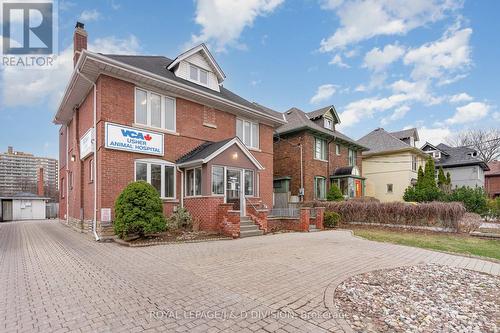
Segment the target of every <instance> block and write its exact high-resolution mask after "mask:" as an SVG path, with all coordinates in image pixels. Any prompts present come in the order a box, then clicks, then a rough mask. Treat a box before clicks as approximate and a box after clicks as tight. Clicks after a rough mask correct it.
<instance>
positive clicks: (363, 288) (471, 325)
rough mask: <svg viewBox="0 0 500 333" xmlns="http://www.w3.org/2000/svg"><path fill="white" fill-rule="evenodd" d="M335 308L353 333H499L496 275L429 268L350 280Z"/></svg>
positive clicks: (342, 286) (499, 289) (338, 292)
mask: <svg viewBox="0 0 500 333" xmlns="http://www.w3.org/2000/svg"><path fill="white" fill-rule="evenodd" d="M335 304H336V305H337V307H338V309H339V310H340V312H341V313H342V314H343V315H344V318H345V319H346V320H347V322H348V324H349V325H350V326H351V327H352V328H353V330H354V331H356V332H498V329H499V328H500V277H497V276H492V275H488V274H482V273H478V272H475V271H471V270H467V269H460V268H453V267H448V266H442V265H435V264H428V265H418V266H409V267H400V268H395V269H390V270H379V271H373V272H369V273H365V274H361V275H357V276H354V277H351V278H349V279H348V280H346V281H344V282H343V283H342V284H340V285H339V286H338V287H337V289H336V291H335Z"/></svg>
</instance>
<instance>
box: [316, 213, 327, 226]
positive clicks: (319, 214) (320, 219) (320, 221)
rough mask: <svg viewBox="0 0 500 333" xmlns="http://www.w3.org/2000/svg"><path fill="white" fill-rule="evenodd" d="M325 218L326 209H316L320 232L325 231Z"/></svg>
mask: <svg viewBox="0 0 500 333" xmlns="http://www.w3.org/2000/svg"><path fill="white" fill-rule="evenodd" d="M324 217H325V207H316V228H318V229H319V230H323V229H325V227H324V226H323V219H324Z"/></svg>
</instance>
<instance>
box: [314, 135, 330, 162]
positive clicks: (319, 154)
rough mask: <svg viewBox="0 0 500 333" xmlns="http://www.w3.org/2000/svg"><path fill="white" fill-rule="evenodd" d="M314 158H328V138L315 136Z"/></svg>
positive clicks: (324, 159)
mask: <svg viewBox="0 0 500 333" xmlns="http://www.w3.org/2000/svg"><path fill="white" fill-rule="evenodd" d="M314 158H315V159H317V160H323V161H326V160H328V149H327V143H326V140H323V139H320V138H314Z"/></svg>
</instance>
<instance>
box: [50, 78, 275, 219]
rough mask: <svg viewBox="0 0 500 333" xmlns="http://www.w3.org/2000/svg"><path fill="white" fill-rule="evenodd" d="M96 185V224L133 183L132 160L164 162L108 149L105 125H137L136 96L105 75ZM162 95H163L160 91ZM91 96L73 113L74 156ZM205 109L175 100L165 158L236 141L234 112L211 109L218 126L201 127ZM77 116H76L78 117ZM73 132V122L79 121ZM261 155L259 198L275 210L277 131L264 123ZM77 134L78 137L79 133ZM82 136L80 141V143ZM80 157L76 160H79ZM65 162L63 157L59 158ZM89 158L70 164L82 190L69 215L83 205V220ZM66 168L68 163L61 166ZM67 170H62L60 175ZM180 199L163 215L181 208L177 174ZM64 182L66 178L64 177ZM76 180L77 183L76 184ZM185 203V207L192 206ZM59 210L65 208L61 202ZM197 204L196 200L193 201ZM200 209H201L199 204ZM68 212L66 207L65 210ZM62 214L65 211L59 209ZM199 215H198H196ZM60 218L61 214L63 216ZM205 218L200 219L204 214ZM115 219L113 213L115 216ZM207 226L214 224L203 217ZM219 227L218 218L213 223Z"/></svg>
mask: <svg viewBox="0 0 500 333" xmlns="http://www.w3.org/2000/svg"><path fill="white" fill-rule="evenodd" d="M96 85H97V135H96V139H97V172H96V174H97V179H98V183H97V187H98V205H97V210H98V215H97V216H98V217H97V218H98V220H100V209H101V208H113V207H114V202H115V200H116V198H117V197H118V195H119V193H120V192H121V191H122V190H123V188H124V187H125V186H126V185H127V184H128V183H129V182H131V181H133V180H134V161H135V160H136V159H140V158H162V157H157V156H150V155H146V154H136V153H130V152H123V151H118V150H110V149H106V148H104V133H105V128H104V124H105V122H107V121H109V122H113V123H117V124H122V125H126V126H133V123H134V98H135V96H134V95H135V86H134V85H133V84H132V83H130V82H126V81H122V80H119V79H116V78H112V77H109V76H105V75H102V76H100V77H99V78H98V80H97V82H96ZM159 92H160V93H161V91H159ZM92 98H93V96H92V92H90V93H89V95H88V96H87V99H86V100H85V101H84V103H83V104H82V105H81V107H80V111H79V112H78V113H75V115H74V116H73V121H72V122H71V124H70V127H71V128H70V131H69V135H70V150H71V152H70V154H69V156H71V154H72V153H74V152H77V151H78V147H77V144H78V142H79V138H80V137H81V136H83V134H84V133H85V132H86V130H87V129H88V128H89V127H91V126H92ZM206 109H207V107H205V106H203V105H200V104H197V103H194V102H192V101H188V100H185V99H182V98H177V99H176V111H177V112H176V117H177V119H176V124H177V134H170V133H165V134H164V137H165V142H164V147H165V155H164V156H163V158H162V159H164V160H166V161H170V162H175V161H176V160H177V159H178V158H179V157H181V156H183V155H185V154H186V153H188V152H189V151H191V150H192V149H194V148H195V147H197V146H199V145H200V144H202V143H203V142H205V141H220V140H224V139H227V138H232V137H234V136H235V135H236V117H235V116H234V115H232V114H230V113H227V112H223V111H220V110H213V109H210V115H211V116H210V122H211V123H215V125H216V128H212V127H209V126H205V125H203V122H204V119H205V120H206V118H207V117H206V114H207V112H206ZM77 115H78V116H77ZM78 122H79V125H78V128H77V129H76V128H75V126H76V125H75V123H78ZM259 127H260V146H261V147H260V151H252V154H254V156H255V157H256V158H257V159H258V160H259V161H260V163H261V164H262V165H263V166H264V167H265V170H264V171H262V172H260V175H259V178H260V184H259V190H260V196H261V197H262V200H263V202H264V203H265V204H267V205H268V206H269V207H271V206H272V172H273V155H272V154H273V144H272V134H273V130H272V128H271V127H270V126H267V125H264V124H260V126H259ZM76 131H78V132H79V133H77V132H76ZM62 132H63V135H61V139H60V140H61V144H60V149H61V150H63V151H62V152H61V155H63V156H65V153H64V149H65V136H64V135H65V133H64V130H63V131H62ZM77 137H78V139H77ZM74 154H76V155H77V156H76V158H77V159H76V161H77V162H78V161H79V156H78V154H77V153H74ZM61 160H62V159H61ZM88 160H89V158H87V159H86V160H85V161H84V164H83V165H81V164H80V163H79V162H78V163H71V162H70V168H71V170H73V172H74V175H75V178H74V179H75V185H76V186H77V187H78V188H80V190H79V191H75V190H73V193H70V194H71V195H70V206H71V208H70V216H73V217H75V218H79V217H80V208H81V207H83V209H84V215H85V218H86V219H87V218H90V219H91V218H92V210H93V197H92V195H93V184H92V183H89V182H88V179H89V171H90V170H89V166H90V165H89V163H88ZM61 168H64V163H61ZM63 176H64V172H61V177H63ZM176 179H177V186H176V198H177V199H176V200H173V201H167V202H165V204H164V211H165V213H166V214H167V215H168V214H170V213H171V212H172V210H173V207H174V206H176V205H179V198H180V195H181V176H180V173H177V178H176ZM65 182H66V179H65ZM76 182H78V184H77V183H76ZM204 199H206V200H205V201H206V202H207V205H208V208H209V209H212V208H211V207H212V205H213V202H215V201H217V202H219V201H220V200H221V198H218V197H216V198H214V199H211V198H204ZM189 200H192V199H186V200H185V204H186V207H187V206H188V205H190V203H188V201H189ZM60 202H61V206H65V202H64V200H62V199H61V201H60ZM191 202H193V201H191ZM198 206H200V205H198ZM63 208H64V207H63ZM61 212H63V210H61ZM195 214H197V213H195ZM61 216H62V215H61ZM200 216H201V215H200ZM113 217H114V215H113V214H112V218H113ZM204 223H205V224H206V225H208V224H210V223H211V222H208V219H207V218H205V222H204ZM214 223H215V220H214Z"/></svg>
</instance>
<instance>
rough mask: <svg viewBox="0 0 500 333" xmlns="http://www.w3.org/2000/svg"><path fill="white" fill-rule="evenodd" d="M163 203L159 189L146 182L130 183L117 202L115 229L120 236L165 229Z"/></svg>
mask: <svg viewBox="0 0 500 333" xmlns="http://www.w3.org/2000/svg"><path fill="white" fill-rule="evenodd" d="M166 228H167V224H166V222H165V217H164V216H163V203H162V201H161V199H160V195H159V194H158V191H156V189H155V188H154V187H153V186H151V185H150V184H148V183H146V182H145V181H138V182H134V183H130V184H128V185H127V187H125V189H124V190H123V191H122V193H120V195H119V196H118V199H116V202H115V221H114V231H115V234H116V235H118V237H120V238H124V237H126V236H130V235H138V236H141V237H142V236H144V235H145V234H151V233H156V232H161V231H165V230H166Z"/></svg>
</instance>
